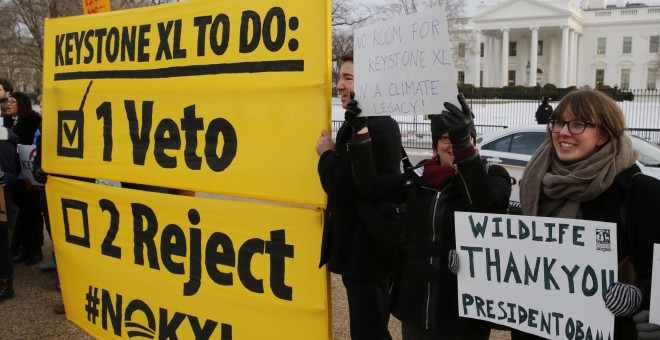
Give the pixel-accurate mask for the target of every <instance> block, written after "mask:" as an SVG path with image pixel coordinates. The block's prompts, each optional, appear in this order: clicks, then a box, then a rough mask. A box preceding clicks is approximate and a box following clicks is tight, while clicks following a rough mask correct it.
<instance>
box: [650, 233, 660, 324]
mask: <svg viewBox="0 0 660 340" xmlns="http://www.w3.org/2000/svg"><path fill="white" fill-rule="evenodd" d="M649 322H651V323H654V324H656V325H660V244H657V243H656V244H655V245H653V274H652V276H651V310H650V314H649Z"/></svg>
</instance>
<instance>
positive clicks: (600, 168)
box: [512, 90, 660, 340]
mask: <svg viewBox="0 0 660 340" xmlns="http://www.w3.org/2000/svg"><path fill="white" fill-rule="evenodd" d="M624 132H625V120H624V117H623V112H622V111H621V109H620V108H619V107H618V106H617V104H616V103H615V102H614V100H612V99H611V98H610V97H608V96H607V95H605V94H603V93H602V92H599V91H596V90H578V91H574V92H571V93H569V94H567V95H566V96H565V97H564V98H563V99H562V100H561V101H560V102H559V104H558V105H557V107H556V108H555V110H554V111H553V113H552V115H551V116H550V120H549V121H548V139H547V140H546V141H545V142H544V143H543V144H542V145H541V146H540V147H539V149H538V150H537V151H536V153H535V154H534V155H533V156H532V158H531V160H530V161H529V164H528V165H527V168H526V169H525V172H524V173H523V176H522V178H521V181H520V200H521V205H522V212H523V214H524V215H532V216H547V217H561V218H571V219H584V220H592V221H603V222H612V223H616V224H617V248H618V249H617V250H618V254H617V255H618V259H619V282H615V283H613V284H612V285H610V287H609V288H608V291H607V293H606V296H605V306H606V307H607V308H608V309H609V310H610V311H611V312H612V313H613V314H614V315H615V316H616V321H615V329H614V337H613V338H614V339H617V340H619V339H622V340H627V339H637V334H636V331H635V326H634V324H633V322H632V315H634V314H635V313H637V312H638V311H640V310H643V309H648V308H649V301H650V287H651V269H652V260H653V243H654V242H660V209H658V202H659V201H660V181H658V180H656V179H654V178H652V177H649V176H646V175H643V174H642V173H641V172H640V169H639V168H638V167H637V165H636V164H635V161H636V159H637V154H636V152H635V151H634V150H633V148H632V144H631V142H630V139H629V138H628V136H627V135H626V134H625V133H624ZM532 338H538V337H535V336H532V335H529V334H524V333H521V332H517V331H514V332H512V339H514V340H517V339H532Z"/></svg>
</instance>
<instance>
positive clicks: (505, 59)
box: [500, 28, 509, 86]
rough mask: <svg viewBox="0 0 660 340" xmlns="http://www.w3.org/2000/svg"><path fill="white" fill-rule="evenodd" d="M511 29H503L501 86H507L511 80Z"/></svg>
mask: <svg viewBox="0 0 660 340" xmlns="http://www.w3.org/2000/svg"><path fill="white" fill-rule="evenodd" d="M508 71H509V29H508V28H505V29H502V67H501V71H500V74H501V78H500V86H507V83H508V80H509V72H508Z"/></svg>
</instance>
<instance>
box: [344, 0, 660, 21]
mask: <svg viewBox="0 0 660 340" xmlns="http://www.w3.org/2000/svg"><path fill="white" fill-rule="evenodd" d="M466 1H467V2H468V5H467V7H466V9H465V10H466V14H467V17H472V16H474V9H475V7H476V6H477V5H478V4H479V3H480V2H482V1H483V2H485V3H486V4H489V5H490V4H496V3H498V2H504V1H506V0H499V1H498V0H466ZM574 1H575V2H577V3H579V2H580V1H579V0H574ZM591 1H593V2H596V1H598V0H591ZM353 2H355V3H368V4H386V3H387V2H388V0H353ZM608 3H609V4H611V5H613V4H616V0H608ZM628 3H645V4H647V5H653V6H660V0H628Z"/></svg>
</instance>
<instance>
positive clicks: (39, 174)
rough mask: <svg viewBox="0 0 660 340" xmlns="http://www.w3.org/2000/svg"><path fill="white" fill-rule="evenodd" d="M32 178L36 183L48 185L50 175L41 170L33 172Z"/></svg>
mask: <svg viewBox="0 0 660 340" xmlns="http://www.w3.org/2000/svg"><path fill="white" fill-rule="evenodd" d="M32 176H33V177H34V180H35V181H37V182H39V183H41V184H46V181H47V180H48V174H47V173H45V172H44V171H43V170H42V169H41V168H39V169H36V170H33V171H32Z"/></svg>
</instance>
